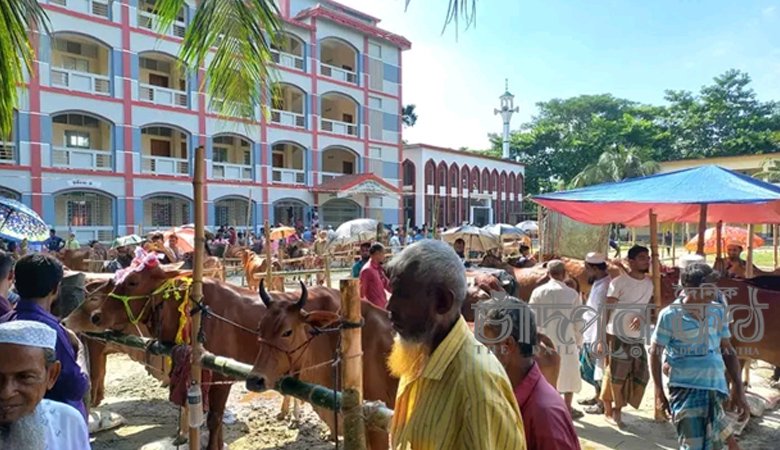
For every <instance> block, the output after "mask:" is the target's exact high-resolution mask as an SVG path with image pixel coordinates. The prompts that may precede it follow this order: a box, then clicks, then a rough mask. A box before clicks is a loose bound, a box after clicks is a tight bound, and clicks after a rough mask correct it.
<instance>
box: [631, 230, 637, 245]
mask: <svg viewBox="0 0 780 450" xmlns="http://www.w3.org/2000/svg"><path fill="white" fill-rule="evenodd" d="M635 245H636V227H631V246H632V247H633V246H635Z"/></svg>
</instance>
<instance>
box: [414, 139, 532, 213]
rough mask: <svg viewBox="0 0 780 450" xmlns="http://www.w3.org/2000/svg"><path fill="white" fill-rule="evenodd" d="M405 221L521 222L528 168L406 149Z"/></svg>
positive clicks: (430, 148) (458, 154) (441, 150)
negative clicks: (525, 178) (524, 179)
mask: <svg viewBox="0 0 780 450" xmlns="http://www.w3.org/2000/svg"><path fill="white" fill-rule="evenodd" d="M402 173H403V207H404V215H403V217H404V221H405V222H407V221H408V222H409V223H411V224H417V225H422V224H423V223H427V224H428V225H431V224H433V223H434V220H435V223H436V224H437V225H440V226H447V227H449V226H456V225H460V224H462V223H472V224H474V225H479V226H484V225H487V224H490V223H517V222H519V221H521V220H522V218H521V211H522V206H523V178H524V176H525V165H524V164H522V163H519V162H514V161H511V160H503V159H497V158H491V157H489V156H484V155H480V154H478V153H472V152H466V151H460V150H454V149H450V148H443V147H435V146H432V145H425V144H414V145H407V146H405V147H404V161H403V163H402Z"/></svg>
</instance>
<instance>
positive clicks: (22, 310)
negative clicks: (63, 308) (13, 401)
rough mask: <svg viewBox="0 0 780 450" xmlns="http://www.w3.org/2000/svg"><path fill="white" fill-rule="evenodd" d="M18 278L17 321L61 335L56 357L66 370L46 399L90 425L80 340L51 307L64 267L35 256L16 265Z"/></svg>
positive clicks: (26, 258)
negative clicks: (67, 408)
mask: <svg viewBox="0 0 780 450" xmlns="http://www.w3.org/2000/svg"><path fill="white" fill-rule="evenodd" d="M14 277H15V279H16V282H15V284H16V290H17V291H18V292H19V296H20V297H21V300H20V301H19V303H18V304H17V305H16V319H17V320H32V321H35V322H41V323H43V324H45V325H48V326H49V327H50V328H52V329H54V331H56V332H57V348H56V353H57V360H58V361H59V362H60V364H61V366H62V369H61V372H60V376H59V378H58V379H57V382H56V383H55V384H54V387H53V388H51V389H50V390H49V391H47V392H46V396H45V398H48V399H50V400H54V401H56V402H61V403H65V404H68V405H70V406H72V407H74V408H76V409H77V410H78V411H79V412H80V413H81V415H82V417H84V420H85V421H86V420H87V410H86V407H85V405H84V397H85V396H86V394H87V390H88V389H89V376H88V375H87V374H86V373H84V371H83V370H82V369H81V367H80V366H79V365H78V363H77V360H76V348H77V346H78V338H77V337H76V335H75V334H74V333H73V332H72V331H70V330H66V329H65V328H64V327H63V326H62V325H60V323H59V320H58V319H57V318H56V317H54V316H53V315H52V314H51V304H52V303H53V302H54V300H56V299H57V296H58V294H59V290H60V283H61V282H62V278H63V268H62V264H61V263H60V262H59V261H57V260H56V259H55V258H53V257H51V256H49V255H44V254H41V253H33V254H31V255H27V256H24V257H22V258H21V259H20V260H19V261H17V262H16V266H15V267H14Z"/></svg>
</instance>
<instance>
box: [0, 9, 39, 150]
mask: <svg viewBox="0 0 780 450" xmlns="http://www.w3.org/2000/svg"><path fill="white" fill-rule="evenodd" d="M39 25H40V26H41V27H42V28H43V30H44V31H45V32H46V33H48V32H49V18H48V16H47V15H46V12H45V11H44V10H43V8H41V5H40V4H39V3H38V1H37V0H0V140H5V138H6V137H8V136H10V134H11V130H12V129H13V117H14V108H16V105H18V104H19V97H18V95H17V86H19V85H22V84H24V81H25V80H24V74H25V69H27V72H28V73H33V69H32V65H33V60H34V54H33V46H32V44H31V43H30V39H29V36H30V35H29V34H28V29H29V27H31V26H32V27H33V28H37V27H38V26H39Z"/></svg>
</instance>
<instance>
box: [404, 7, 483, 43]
mask: <svg viewBox="0 0 780 450" xmlns="http://www.w3.org/2000/svg"><path fill="white" fill-rule="evenodd" d="M411 1H412V0H406V5H405V9H406V10H408V9H409V3H411ZM461 19H463V20H464V21H465V22H466V30H468V29H469V27H471V25H474V26H476V25H477V0H450V5H449V7H448V8H447V15H446V16H445V19H444V26H443V27H442V29H441V34H444V32H445V31H447V27H448V26H449V25H450V24H451V23H453V22H454V23H455V39H456V40H457V39H458V31H459V28H460V23H459V22H460V20H461Z"/></svg>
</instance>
